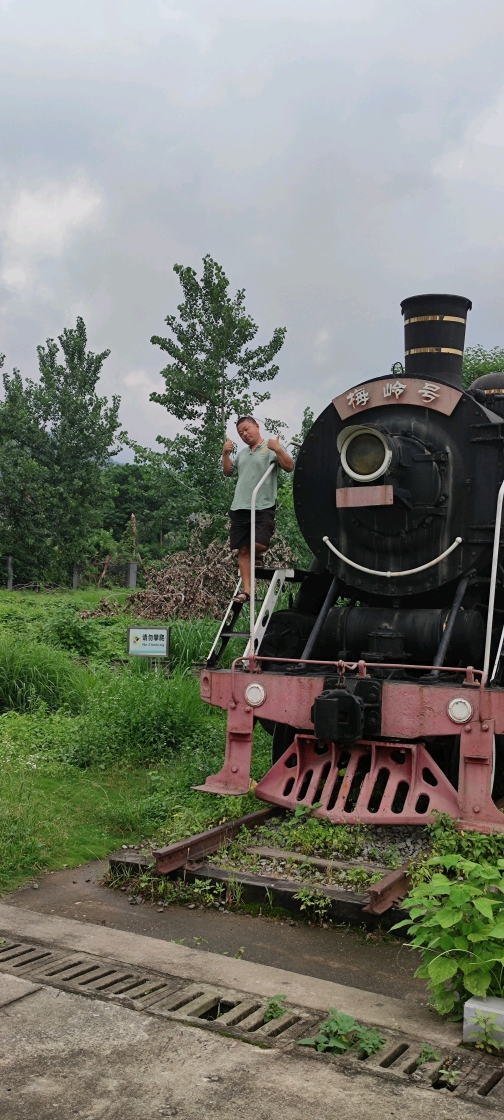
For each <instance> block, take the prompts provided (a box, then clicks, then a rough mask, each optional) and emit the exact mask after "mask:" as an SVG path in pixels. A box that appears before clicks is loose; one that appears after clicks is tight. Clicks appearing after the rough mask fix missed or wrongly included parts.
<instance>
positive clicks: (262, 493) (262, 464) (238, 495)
mask: <svg viewBox="0 0 504 1120" xmlns="http://www.w3.org/2000/svg"><path fill="white" fill-rule="evenodd" d="M271 463H276V464H277V465H276V466H275V470H274V471H272V472H271V474H270V475H269V476H268V478H267V479H266V482H265V483H264V485H263V486H261V489H260V490H259V493H258V495H257V498H256V509H269V508H270V507H271V506H274V505H275V502H276V497H277V486H278V478H277V476H278V459H277V456H276V453H275V452H274V451H270V449H269V447H268V445H267V443H266V440H264V439H263V441H262V443H260V444H259V445H258V446H257V447H256V448H255V450H254V451H251V450H250V447H244V448H243V451H240V452H239V453H238V455H237V456H236V459H235V462H234V465H233V475H236V474H237V475H238V482H237V483H236V490H235V493H234V498H233V501H232V503H231V509H250V507H251V504H252V492H253V490H254V489H255V487H256V486H257V483H258V482H260V480H261V478H262V477H263V475H264V474H265V473H266V471H267V469H268V467H269V466H271Z"/></svg>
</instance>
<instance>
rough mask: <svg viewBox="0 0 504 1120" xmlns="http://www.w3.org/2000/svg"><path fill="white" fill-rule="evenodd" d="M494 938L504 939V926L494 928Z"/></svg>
mask: <svg viewBox="0 0 504 1120" xmlns="http://www.w3.org/2000/svg"><path fill="white" fill-rule="evenodd" d="M492 937H497V938H499V940H500V938H501V937H504V926H499V925H496V926H494V927H493V930H492Z"/></svg>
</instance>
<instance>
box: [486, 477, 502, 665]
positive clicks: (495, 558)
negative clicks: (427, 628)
mask: <svg viewBox="0 0 504 1120" xmlns="http://www.w3.org/2000/svg"><path fill="white" fill-rule="evenodd" d="M503 500H504V482H501V485H500V488H499V493H498V495H497V508H496V510H495V532H494V544H493V555H492V571H491V574H490V593H489V596H488V617H487V630H486V639H485V660H484V662H483V672H484V674H485V676H488V669H489V666H490V647H491V645H492V626H493V616H494V607H495V585H496V583H497V565H498V563H499V547H500V531H501V522H502V502H503ZM496 671H497V670H496V666H494V671H493V673H492V678H493V677H494V676H495V673H496Z"/></svg>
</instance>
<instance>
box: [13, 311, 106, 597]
mask: <svg viewBox="0 0 504 1120" xmlns="http://www.w3.org/2000/svg"><path fill="white" fill-rule="evenodd" d="M58 341H59V346H58V343H56V342H55V341H54V339H51V338H49V339H47V341H46V345H45V346H39V347H37V352H38V360H39V370H40V380H39V381H38V382H33V381H31V380H27V381H26V382H25V384H23V381H22V378H21V376H20V374H19V372H18V371H14V373H13V374H12V375H11V376H9V374H7V373H4V375H3V384H4V392H5V397H4V400H3V402H1V404H0V510H1V514H0V541H1V549H2V552H3V553H4V554H5V552H11V553H13V555H14V561H15V565H16V568H15V571H16V578H19V572H20V570H21V571H26V570H27V569H29V570H30V571H31V572H34V571H36V572H37V578H45V579H59V580H63V581H66V580H68V578H69V576H70V573H71V570H72V567H73V564H74V563H82V562H83V561H84V560H85V559H86V556H87V553H88V551H89V548H90V547H91V545H90V540H91V537H92V535H93V533H94V532H95V531H96V529H98V528H99V527H100V526H101V524H102V515H103V507H104V504H105V500H106V488H105V480H104V476H103V467H104V466H105V464H106V463H107V462H108V460H109V459H110V456H111V455H113V454H115V453H116V452H117V451H118V450H119V447H120V441H118V439H117V433H118V429H119V419H118V412H119V398H118V397H113V398H112V403H111V404H110V405H109V403H108V401H107V399H106V398H105V397H99V396H98V394H97V392H96V386H97V382H98V379H99V376H100V373H101V370H102V366H103V363H104V361H105V359H106V358H107V357H108V355H109V351H108V350H105V351H103V352H102V353H101V354H94V353H93V352H92V351H88V350H87V336H86V327H85V324H84V321H83V319H81V318H80V317H79V318H78V319H77V323H76V326H75V327H74V328H67V329H65V330H64V331H63V332H62V334H61V335H59V339H58ZM60 348H61V354H60ZM31 519H33V528H32V529H31V530H30V526H29V522H30V521H31Z"/></svg>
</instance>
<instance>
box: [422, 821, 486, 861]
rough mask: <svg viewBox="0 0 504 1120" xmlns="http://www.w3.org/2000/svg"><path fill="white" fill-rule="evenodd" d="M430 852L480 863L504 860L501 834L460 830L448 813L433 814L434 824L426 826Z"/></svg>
mask: <svg viewBox="0 0 504 1120" xmlns="http://www.w3.org/2000/svg"><path fill="white" fill-rule="evenodd" d="M426 832H427V833H428V834H429V837H430V841H431V846H432V852H433V853H434V854H435V855H439V856H449V855H460V856H463V857H464V859H471V860H474V862H475V863H481V862H485V861H487V860H488V862H489V863H495V862H496V861H497V860H498V859H499V858H504V833H503V832H489V833H488V834H486V833H484V832H476V831H475V830H473V829H467V830H464V829H460V828H459V827H458V824H457V821H455V820H454V819H453V817H450V816H448V813H438V812H436V813H435V821H434V824H430V825H428V826H427V829H426Z"/></svg>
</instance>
